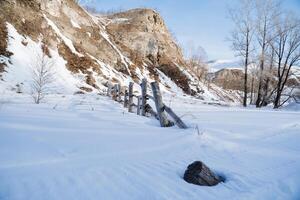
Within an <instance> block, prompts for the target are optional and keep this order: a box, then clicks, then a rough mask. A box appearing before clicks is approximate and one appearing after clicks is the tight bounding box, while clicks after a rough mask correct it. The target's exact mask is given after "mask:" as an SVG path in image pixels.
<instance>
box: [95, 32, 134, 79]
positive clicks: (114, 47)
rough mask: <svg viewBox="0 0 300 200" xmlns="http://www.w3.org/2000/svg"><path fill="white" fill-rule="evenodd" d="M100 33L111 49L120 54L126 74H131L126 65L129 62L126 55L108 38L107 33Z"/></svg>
mask: <svg viewBox="0 0 300 200" xmlns="http://www.w3.org/2000/svg"><path fill="white" fill-rule="evenodd" d="M100 34H101V35H102V36H103V38H104V39H105V40H106V41H107V42H108V43H109V44H110V45H111V46H112V47H113V49H114V50H115V51H116V52H117V53H118V54H119V55H120V58H121V61H122V63H123V64H124V65H125V66H126V69H127V72H128V74H129V75H131V73H130V70H129V66H128V63H130V60H129V59H128V58H127V57H125V56H124V55H123V54H122V53H121V51H120V50H119V49H118V48H117V47H116V46H115V45H114V44H113V43H112V41H111V40H110V39H109V35H108V34H107V33H106V32H101V33H100Z"/></svg>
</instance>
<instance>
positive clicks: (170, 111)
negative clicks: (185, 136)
mask: <svg viewBox="0 0 300 200" xmlns="http://www.w3.org/2000/svg"><path fill="white" fill-rule="evenodd" d="M165 111H166V112H167V113H168V114H169V115H170V116H171V117H172V118H173V119H174V121H175V124H176V125H177V126H178V127H179V128H183V129H186V128H188V127H187V125H185V123H184V122H183V121H182V120H181V119H180V117H178V116H177V115H176V114H175V113H174V112H173V110H172V109H171V108H169V107H168V106H166V105H165Z"/></svg>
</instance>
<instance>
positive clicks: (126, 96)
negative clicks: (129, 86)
mask: <svg viewBox="0 0 300 200" xmlns="http://www.w3.org/2000/svg"><path fill="white" fill-rule="evenodd" d="M127 106H128V91H127V90H125V93H124V108H127Z"/></svg>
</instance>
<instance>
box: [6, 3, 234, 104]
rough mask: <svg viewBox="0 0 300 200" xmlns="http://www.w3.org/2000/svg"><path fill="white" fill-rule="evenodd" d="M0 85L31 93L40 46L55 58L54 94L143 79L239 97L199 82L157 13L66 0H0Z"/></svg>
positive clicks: (178, 89)
mask: <svg viewBox="0 0 300 200" xmlns="http://www.w3.org/2000/svg"><path fill="white" fill-rule="evenodd" d="M0 21H1V22H0V26H1V30H2V31H1V32H0V37H1V41H3V42H2V43H1V46H0V58H1V60H0V70H1V71H0V73H1V72H2V73H1V74H2V83H1V85H2V86H3V85H6V86H5V88H10V89H16V85H22V88H23V90H24V91H23V92H25V93H29V92H30V80H31V79H32V77H31V71H32V69H31V68H32V65H34V62H36V60H37V57H38V56H37V55H39V54H41V52H44V53H46V54H47V55H48V56H49V57H50V58H51V60H52V61H53V62H54V67H53V68H54V71H55V75H56V77H55V83H53V91H52V92H56V93H70V94H71V93H78V92H94V93H99V92H100V93H101V92H103V91H104V90H105V89H106V87H107V84H108V83H109V82H112V83H117V82H118V83H121V84H122V85H123V86H127V85H128V83H129V82H130V81H134V82H136V83H139V82H140V81H141V79H142V78H147V79H148V80H149V82H150V81H154V80H156V81H159V82H160V85H161V88H162V90H163V91H165V92H167V93H176V94H189V95H190V94H191V95H194V96H197V97H200V98H202V99H207V100H217V101H226V102H227V101H228V100H229V102H239V99H236V98H235V97H232V96H231V94H229V93H228V92H227V91H225V90H222V89H221V88H219V87H218V86H216V85H212V86H211V87H212V88H213V90H211V91H210V92H206V93H203V91H205V89H204V86H203V85H202V84H199V81H198V80H197V78H196V76H194V75H193V74H192V73H191V72H189V71H188V70H187V69H186V67H185V61H184V58H183V55H182V53H181V49H180V48H179V47H178V45H177V44H176V43H175V42H174V40H173V39H172V36H171V34H170V33H169V31H168V29H167V28H166V25H165V23H164V21H163V19H162V18H161V16H160V15H159V14H158V13H157V12H156V11H153V10H150V9H134V10H129V11H125V12H122V13H116V14H112V15H108V16H103V15H101V16H95V15H92V14H90V13H88V12H87V11H85V10H84V9H83V8H81V7H80V6H79V5H77V4H76V3H74V1H73V0H52V1H44V0H30V1H22V0H3V1H1V2H0Z"/></svg>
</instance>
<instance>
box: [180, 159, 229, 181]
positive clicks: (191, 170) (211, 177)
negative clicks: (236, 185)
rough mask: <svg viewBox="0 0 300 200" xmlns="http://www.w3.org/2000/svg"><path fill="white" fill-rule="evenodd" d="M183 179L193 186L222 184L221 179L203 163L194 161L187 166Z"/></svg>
mask: <svg viewBox="0 0 300 200" xmlns="http://www.w3.org/2000/svg"><path fill="white" fill-rule="evenodd" d="M183 179H184V180H185V181H186V182H188V183H192V184H195V185H201V186H215V185H217V184H218V183H220V182H222V181H223V180H224V179H223V178H222V177H219V176H217V175H216V174H214V173H213V172H212V171H211V170H210V169H209V168H208V167H207V166H206V165H205V164H204V163H203V162H201V161H195V162H193V163H192V164H190V165H189V166H188V168H187V169H186V171H185V173H184V177H183Z"/></svg>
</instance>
